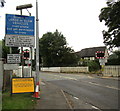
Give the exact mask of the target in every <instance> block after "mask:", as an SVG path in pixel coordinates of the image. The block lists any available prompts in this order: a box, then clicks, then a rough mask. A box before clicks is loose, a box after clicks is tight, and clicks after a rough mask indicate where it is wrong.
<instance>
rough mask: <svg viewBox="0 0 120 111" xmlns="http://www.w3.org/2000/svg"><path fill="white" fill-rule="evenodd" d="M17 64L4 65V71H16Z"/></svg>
mask: <svg viewBox="0 0 120 111" xmlns="http://www.w3.org/2000/svg"><path fill="white" fill-rule="evenodd" d="M18 68H19V64H4V70H17V69H18Z"/></svg>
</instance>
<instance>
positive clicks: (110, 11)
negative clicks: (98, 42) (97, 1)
mask: <svg viewBox="0 0 120 111" xmlns="http://www.w3.org/2000/svg"><path fill="white" fill-rule="evenodd" d="M107 5H108V6H107V7H105V8H102V9H101V13H100V15H99V20H100V22H102V21H105V25H106V26H107V27H108V30H107V31H105V30H103V38H104V43H105V44H106V45H108V46H109V48H113V47H119V46H120V1H119V2H113V3H110V2H107Z"/></svg>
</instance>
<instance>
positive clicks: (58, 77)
mask: <svg viewBox="0 0 120 111" xmlns="http://www.w3.org/2000/svg"><path fill="white" fill-rule="evenodd" d="M52 76H53V78H54V79H55V80H61V79H68V80H74V81H79V78H77V79H76V78H74V77H66V76H65V75H64V76H61V75H52ZM67 76H69V75H67ZM87 77H88V78H94V77H91V76H87ZM82 82H85V83H88V84H92V85H96V86H101V87H105V88H110V89H114V90H120V88H117V87H113V86H108V85H102V84H98V83H95V82H89V81H86V80H84V81H82Z"/></svg>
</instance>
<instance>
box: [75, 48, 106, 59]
mask: <svg viewBox="0 0 120 111" xmlns="http://www.w3.org/2000/svg"><path fill="white" fill-rule="evenodd" d="M97 51H101V52H104V53H105V54H104V57H105V58H108V50H107V47H106V46H100V47H91V48H85V49H82V50H81V51H78V52H76V54H77V55H78V57H80V58H81V59H85V60H95V59H96V52H97Z"/></svg>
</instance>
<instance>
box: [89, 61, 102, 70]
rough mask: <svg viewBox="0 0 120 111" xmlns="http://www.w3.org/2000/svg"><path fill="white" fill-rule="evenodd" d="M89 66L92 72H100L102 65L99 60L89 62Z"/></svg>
mask: <svg viewBox="0 0 120 111" xmlns="http://www.w3.org/2000/svg"><path fill="white" fill-rule="evenodd" d="M87 66H88V67H89V71H90V72H92V71H98V70H100V65H99V62H98V61H97V60H94V61H88V63H87Z"/></svg>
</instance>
